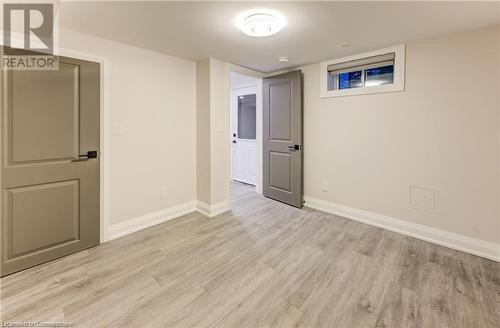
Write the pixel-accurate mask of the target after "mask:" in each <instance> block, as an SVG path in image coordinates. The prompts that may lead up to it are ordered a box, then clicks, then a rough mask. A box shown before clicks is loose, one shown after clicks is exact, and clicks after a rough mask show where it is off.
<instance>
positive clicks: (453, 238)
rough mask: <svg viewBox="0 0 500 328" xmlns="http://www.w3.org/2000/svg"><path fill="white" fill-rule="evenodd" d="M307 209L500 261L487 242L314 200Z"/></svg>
mask: <svg viewBox="0 0 500 328" xmlns="http://www.w3.org/2000/svg"><path fill="white" fill-rule="evenodd" d="M304 199H305V201H306V203H305V204H304V205H305V206H306V207H310V208H312V209H316V210H319V211H323V212H326V213H331V214H335V215H338V216H342V217H344V218H348V219H351V220H354V221H359V222H362V223H366V224H369V225H372V226H375V227H379V228H382V229H386V230H390V231H394V232H397V233H400V234H403V235H407V236H410V237H414V238H417V239H421V240H425V241H428V242H431V243H434V244H438V245H441V246H445V247H449V248H453V249H456V250H459V251H462V252H466V253H470V254H473V255H477V256H481V257H484V258H487V259H490V260H493V261H497V262H500V244H495V243H491V242H486V241H483V240H480V239H475V238H472V237H467V236H464V235H460V234H456V233H453V232H449V231H445V230H441V229H437V228H432V227H429V226H425V225H421V224H417V223H412V222H408V221H405V220H401V219H396V218H392V217H389V216H385V215H381V214H376V213H372V212H368V211H364V210H359V209H356V208H352V207H348V206H344V205H339V204H335V203H332V202H328V201H324V200H321V199H317V198H312V197H307V196H306V197H304Z"/></svg>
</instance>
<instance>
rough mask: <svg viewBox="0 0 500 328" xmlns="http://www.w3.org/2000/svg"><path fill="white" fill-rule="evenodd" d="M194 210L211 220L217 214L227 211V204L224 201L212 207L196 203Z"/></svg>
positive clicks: (199, 202)
mask: <svg viewBox="0 0 500 328" xmlns="http://www.w3.org/2000/svg"><path fill="white" fill-rule="evenodd" d="M196 210H197V211H198V212H200V213H201V214H203V215H206V216H208V217H209V218H213V217H215V216H217V215H219V214H222V213H224V212H227V211H229V204H228V202H226V201H224V202H220V203H217V204H214V205H208V204H207V203H204V202H201V201H197V202H196Z"/></svg>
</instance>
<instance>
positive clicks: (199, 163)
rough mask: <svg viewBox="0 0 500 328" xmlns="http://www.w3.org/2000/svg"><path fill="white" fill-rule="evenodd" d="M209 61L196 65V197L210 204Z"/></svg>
mask: <svg viewBox="0 0 500 328" xmlns="http://www.w3.org/2000/svg"><path fill="white" fill-rule="evenodd" d="M210 167H211V166H210V59H206V60H203V61H200V62H197V63H196V196H197V200H198V201H201V202H203V203H205V204H211V203H210Z"/></svg>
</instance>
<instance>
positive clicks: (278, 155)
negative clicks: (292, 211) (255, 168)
mask: <svg viewBox="0 0 500 328" xmlns="http://www.w3.org/2000/svg"><path fill="white" fill-rule="evenodd" d="M262 98H263V102H264V104H263V105H264V106H263V123H264V131H263V139H264V186H263V191H264V196H266V197H269V198H273V199H276V200H279V201H281V202H283V203H287V204H290V205H292V206H296V207H302V203H303V200H302V198H303V195H302V73H301V71H300V70H299V71H294V72H290V73H285V74H280V75H275V76H271V77H268V78H265V79H264V81H263V93H262Z"/></svg>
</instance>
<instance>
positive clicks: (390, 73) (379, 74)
mask: <svg viewBox="0 0 500 328" xmlns="http://www.w3.org/2000/svg"><path fill="white" fill-rule="evenodd" d="M393 82H394V65H389V66H383V67H375V68H369V69H367V70H366V76H365V86H366V87H371V86H376V85H383V84H390V83H393Z"/></svg>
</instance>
